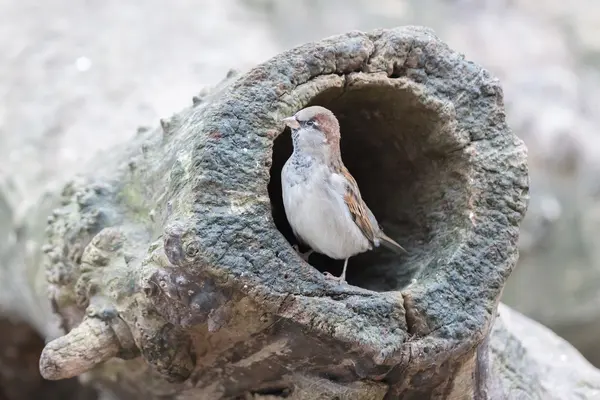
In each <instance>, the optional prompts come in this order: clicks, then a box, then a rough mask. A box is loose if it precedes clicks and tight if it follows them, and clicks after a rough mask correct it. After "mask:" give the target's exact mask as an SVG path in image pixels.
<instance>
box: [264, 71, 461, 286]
mask: <svg viewBox="0 0 600 400" xmlns="http://www.w3.org/2000/svg"><path fill="white" fill-rule="evenodd" d="M403 79H405V78H400V79H398V78H383V79H381V78H377V79H375V80H371V81H369V80H368V79H366V80H364V81H362V82H359V83H358V84H355V85H354V86H353V87H352V88H351V89H348V88H347V87H344V86H339V85H332V86H331V87H328V88H326V89H324V90H321V91H319V93H318V94H317V95H315V96H313V97H312V98H311V99H310V100H309V101H308V102H307V104H305V105H303V106H302V107H299V109H300V108H303V107H306V106H309V105H321V106H324V107H327V108H329V109H330V110H332V111H333V112H334V113H335V115H336V116H337V117H338V119H339V121H340V126H341V133H342V139H341V150H342V159H343V161H344V163H345V165H346V166H347V167H348V169H349V171H350V172H351V173H352V174H353V176H354V178H355V179H356V181H357V183H358V185H359V187H360V190H361V193H362V196H363V199H364V200H365V202H366V203H367V204H368V205H369V207H370V208H371V210H372V211H373V213H374V215H375V217H376V218H377V219H378V221H379V223H380V225H381V226H382V227H383V229H384V231H385V232H386V233H387V234H388V235H389V236H390V237H392V238H393V239H395V240H396V241H398V243H400V244H401V245H402V246H403V247H405V248H406V249H407V250H408V255H398V254H395V253H393V252H391V251H389V250H387V249H385V248H383V247H380V248H378V249H375V250H374V251H370V252H367V253H363V254H360V255H357V256H355V257H352V258H350V260H349V263H348V273H347V281H348V283H349V284H351V285H355V286H359V287H363V288H367V289H371V290H376V291H390V290H398V289H401V288H402V287H404V286H406V285H407V284H409V283H410V282H411V281H412V279H413V278H418V277H419V275H423V274H425V275H430V274H431V273H434V272H435V268H436V266H437V265H439V264H440V263H441V262H443V261H444V260H445V259H448V258H449V257H450V256H451V255H452V254H453V253H454V252H455V251H456V250H457V248H458V246H459V245H460V243H461V242H462V241H463V240H464V238H465V235H466V231H467V230H468V228H469V226H470V224H469V219H468V212H466V210H468V209H469V208H470V207H469V204H468V199H469V197H470V196H469V184H468V178H467V176H468V170H469V168H470V166H469V165H468V157H466V156H465V154H464V153H463V152H462V151H455V150H456V148H459V149H460V148H461V147H464V143H462V140H463V139H462V138H461V137H460V135H459V133H458V132H456V131H455V126H456V124H455V121H454V120H452V118H450V117H449V114H447V113H444V112H442V109H440V108H439V107H435V106H432V104H435V103H436V102H435V101H430V100H432V99H430V98H427V97H424V96H423V95H422V94H421V93H419V92H418V90H415V88H416V87H415V86H414V85H412V86H411V85H399V84H398V82H399V81H401V80H403ZM390 82H394V83H396V84H390ZM291 153H292V143H291V137H290V132H289V130H288V129H287V128H286V130H285V131H284V132H282V133H281V134H280V135H279V136H278V137H277V138H276V139H275V143H274V145H273V163H272V166H271V171H270V173H271V177H270V182H269V188H268V189H269V196H270V199H271V206H272V215H273V219H274V222H275V225H276V226H277V228H278V229H279V231H280V232H281V233H282V234H283V235H284V236H285V238H286V239H287V241H288V242H289V243H290V244H296V243H297V240H296V239H295V237H294V235H293V233H292V230H291V227H290V226H289V223H288V221H287V218H286V216H285V210H284V208H283V200H282V198H281V169H282V167H283V165H284V164H285V162H286V160H287V159H288V158H289V156H290V155H291ZM302 250H306V249H302ZM309 263H310V264H311V265H312V266H313V267H315V268H317V269H318V270H319V271H321V272H325V271H327V272H330V273H332V274H334V275H339V274H340V273H341V269H342V266H343V260H332V259H330V258H328V257H326V256H324V255H321V254H317V253H313V254H312V255H311V256H310V258H309Z"/></svg>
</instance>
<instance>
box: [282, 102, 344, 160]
mask: <svg viewBox="0 0 600 400" xmlns="http://www.w3.org/2000/svg"><path fill="white" fill-rule="evenodd" d="M283 122H284V123H285V124H286V125H287V126H289V127H290V129H291V130H292V140H293V143H294V150H296V151H301V152H306V153H311V154H315V155H316V154H323V155H330V154H334V153H335V154H337V152H339V146H340V124H339V122H338V120H337V118H336V117H335V115H333V113H332V112H331V111H329V110H328V109H326V108H325V107H321V106H311V107H307V108H303V109H302V110H300V111H298V112H297V113H296V114H295V115H294V116H292V117H288V118H285V119H284V120H283Z"/></svg>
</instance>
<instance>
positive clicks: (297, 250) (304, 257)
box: [292, 244, 314, 262]
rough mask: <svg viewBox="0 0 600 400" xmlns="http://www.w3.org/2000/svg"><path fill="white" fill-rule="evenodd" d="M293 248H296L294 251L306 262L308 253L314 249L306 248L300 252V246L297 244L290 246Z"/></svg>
mask: <svg viewBox="0 0 600 400" xmlns="http://www.w3.org/2000/svg"><path fill="white" fill-rule="evenodd" d="M292 247H293V248H294V250H296V253H298V254H299V255H300V257H302V259H303V260H304V261H306V262H308V257H310V255H311V254H312V253H313V251H314V250H308V251H307V252H306V253H302V252H301V251H300V246H298V245H297V244H295V245H293V246H292Z"/></svg>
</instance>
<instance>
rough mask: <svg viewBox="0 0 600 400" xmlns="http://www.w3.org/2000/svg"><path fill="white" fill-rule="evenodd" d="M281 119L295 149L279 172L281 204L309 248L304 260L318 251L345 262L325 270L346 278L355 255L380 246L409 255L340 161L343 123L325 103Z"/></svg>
mask: <svg viewBox="0 0 600 400" xmlns="http://www.w3.org/2000/svg"><path fill="white" fill-rule="evenodd" d="M283 122H284V123H285V125H287V126H288V127H289V128H290V129H291V132H292V143H293V147H294V150H293V152H292V155H291V156H290V158H289V159H288V160H287V161H286V163H285V165H284V166H283V169H282V171H281V187H282V195H283V205H284V208H285V214H286V217H287V219H288V222H289V223H290V226H291V228H292V231H293V232H294V235H295V236H296V238H297V239H298V241H299V242H300V243H303V244H305V245H307V246H308V247H310V249H311V250H309V251H308V252H307V253H304V254H302V253H301V254H300V255H301V257H302V258H303V259H304V260H305V261H306V260H307V259H308V256H309V255H310V254H311V253H312V252H313V251H316V252H318V253H321V254H325V255H326V256H328V257H330V258H332V259H336V260H344V268H343V270H342V274H341V275H340V276H339V277H335V276H333V275H331V274H329V273H328V272H326V273H325V274H326V276H327V277H328V278H332V279H334V280H337V281H339V282H346V269H347V267H348V259H349V258H350V257H352V256H355V255H357V254H359V253H363V252H366V251H367V250H372V249H373V248H374V247H379V246H380V245H383V246H384V247H386V248H388V249H390V250H392V251H394V252H396V253H398V254H402V253H406V250H405V249H404V248H403V247H402V246H400V245H399V244H398V243H396V242H395V241H394V240H393V239H391V238H390V237H388V236H387V235H386V234H385V233H383V231H382V229H381V227H380V226H379V223H378V222H377V220H376V219H375V216H374V215H373V213H372V212H371V210H370V209H369V207H368V206H367V205H366V204H365V202H364V201H363V199H362V196H361V194H360V190H359V188H358V185H357V183H356V181H355V180H354V178H353V177H352V175H351V174H350V172H349V171H348V169H347V168H346V166H345V165H344V163H343V162H342V157H341V152H340V124H339V122H338V120H337V118H336V117H335V115H334V114H333V113H332V112H331V111H330V110H328V109H326V108H324V107H320V106H311V107H307V108H304V109H302V110H300V111H298V112H297V113H296V114H295V115H294V116H292V117H288V118H284V119H283ZM294 247H295V249H296V251H298V252H300V251H299V249H298V247H297V246H294Z"/></svg>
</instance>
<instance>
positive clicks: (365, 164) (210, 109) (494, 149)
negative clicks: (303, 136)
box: [2, 27, 600, 399]
mask: <svg viewBox="0 0 600 400" xmlns="http://www.w3.org/2000/svg"><path fill="white" fill-rule="evenodd" d="M311 104H319V105H323V106H326V107H328V108H330V109H331V110H332V111H334V113H335V114H336V115H337V116H338V118H339V119H340V124H341V128H342V156H343V158H344V161H345V163H346V165H347V166H348V168H349V170H350V171H351V173H352V174H353V175H354V177H355V178H356V180H357V182H358V184H359V186H360V187H361V191H362V194H363V197H364V198H365V200H366V202H367V204H369V206H370V207H371V209H372V210H373V212H374V214H375V215H376V216H377V218H378V219H379V221H380V223H381V225H382V226H383V228H384V229H385V230H386V233H388V235H390V236H391V237H393V238H394V239H396V240H397V241H399V243H402V245H403V246H404V247H406V248H407V249H408V255H407V256H398V255H395V254H391V253H387V252H385V250H381V251H375V252H371V253H368V254H363V255H360V256H357V257H354V258H352V259H351V260H350V264H349V273H348V282H349V285H340V284H337V283H336V282H332V281H330V280H328V279H326V278H325V277H324V276H323V274H322V272H324V271H330V272H332V273H339V271H340V269H341V262H340V261H334V260H330V259H328V258H326V257H324V256H319V255H315V256H314V257H313V256H311V259H310V260H309V261H310V264H311V265H312V266H310V265H308V264H306V263H305V262H304V261H303V260H302V259H301V258H300V257H299V256H298V255H297V254H296V253H295V251H294V250H293V249H292V247H291V245H292V244H295V239H294V238H293V235H292V234H291V230H290V228H289V225H288V224H287V220H286V218H285V214H284V212H283V205H282V201H281V194H280V190H281V186H280V181H279V179H280V171H281V167H282V166H283V163H284V162H285V160H286V159H287V157H288V156H289V155H290V153H291V141H290V138H289V132H286V130H285V129H284V126H283V124H282V122H281V119H282V118H284V117H286V116H289V115H292V114H293V113H294V112H296V111H297V110H299V109H300V108H303V107H305V106H307V105H311ZM526 154H527V153H526V149H525V146H524V145H523V143H522V141H521V140H520V139H518V138H517V137H516V136H515V135H514V134H513V133H512V132H511V130H510V129H509V128H508V126H507V125H506V122H505V115H504V108H503V97H502V90H501V88H500V86H499V83H498V81H497V80H496V79H495V78H493V77H491V76H490V74H489V73H488V72H487V71H485V70H484V69H482V68H481V67H479V66H478V65H476V64H473V63H471V62H469V61H466V60H465V59H464V57H463V56H461V55H460V54H457V53H456V52H454V51H452V50H451V49H450V48H448V46H447V45H445V44H444V43H442V42H441V41H440V40H439V39H438V38H437V37H435V35H434V34H433V33H432V32H431V31H430V30H427V29H424V28H419V27H404V28H398V29H393V30H377V31H373V32H370V33H362V32H351V33H348V34H345V35H341V36H336V37H331V38H328V39H325V40H323V41H320V42H315V43H308V44H306V45H303V46H300V47H298V48H295V49H292V50H290V51H287V52H285V53H283V54H281V55H279V56H276V57H274V58H273V59H271V60H269V61H267V62H265V63H264V64H261V65H259V66H257V67H256V68H254V69H252V70H251V71H249V72H248V73H246V74H243V75H239V74H237V73H235V72H231V73H229V74H228V75H227V77H226V79H225V80H224V81H223V82H221V83H220V84H219V85H217V86H216V87H214V88H213V89H211V90H208V91H206V92H204V93H201V94H199V95H198V96H197V97H195V98H194V101H193V106H192V107H190V108H189V109H186V110H184V111H182V112H181V113H179V114H176V115H174V116H172V117H171V118H169V119H165V120H162V121H161V124H160V127H157V128H156V129H140V131H139V134H138V135H137V137H136V138H135V139H134V140H133V141H132V143H131V144H130V145H129V146H127V147H126V148H123V149H117V150H115V151H113V152H110V153H107V154H102V155H101V156H100V157H98V158H97V159H96V160H95V162H93V163H91V164H90V165H89V166H88V168H87V170H86V171H83V173H82V174H81V176H80V177H79V178H77V179H74V180H73V181H72V182H71V183H69V184H68V185H67V186H66V187H65V188H64V189H63V191H62V193H60V195H59V196H49V197H48V198H45V199H43V202H42V203H41V204H40V205H38V206H37V210H36V211H37V213H36V214H32V216H31V218H29V219H28V220H29V221H30V224H29V226H25V227H23V228H22V234H23V235H31V240H29V241H28V242H27V243H28V245H29V247H28V249H23V251H25V252H29V253H30V254H31V255H30V256H29V259H28V260H26V262H25V261H23V262H22V263H19V262H16V261H15V260H16V259H17V258H18V257H14V259H13V260H12V263H8V264H7V265H14V266H15V267H13V268H14V269H13V270H12V274H13V275H15V276H21V277H22V278H21V279H23V280H25V281H26V282H28V284H26V285H23V286H24V287H28V288H29V289H28V290H23V292H22V294H21V295H20V297H19V296H17V297H16V299H12V300H10V301H11V302H12V303H10V304H11V306H10V307H9V306H6V304H9V302H10V301H9V299H2V302H3V304H4V306H3V307H4V308H6V309H8V310H5V312H8V313H12V314H18V315H19V316H20V317H21V318H23V319H25V320H26V321H27V322H28V323H29V324H31V325H32V326H35V327H36V329H37V330H38V331H40V332H43V333H44V334H45V335H46V336H51V337H55V338H54V340H52V341H50V342H48V343H47V344H46V346H45V348H44V350H43V352H42V354H41V358H40V371H41V373H42V376H43V377H45V378H46V379H50V380H60V379H66V378H71V377H74V376H82V377H83V378H84V379H85V380H89V381H93V382H96V383H98V384H100V385H101V386H102V387H103V388H104V389H106V390H109V391H112V392H113V393H114V394H115V395H116V396H117V397H122V398H128V399H130V398H134V399H135V398H140V399H141V398H146V399H148V398H175V397H177V398H180V399H191V398H194V399H240V398H241V399H245V398H257V399H258V398H264V399H267V398H289V399H400V398H401V399H430V398H431V399H516V398H540V399H542V398H543V399H553V398H557V399H558V398H561V399H562V398H565V397H556V396H557V393H559V392H561V391H558V390H557V391H553V390H550V389H549V388H548V387H547V386H545V385H544V384H543V381H544V379H545V378H546V377H545V376H532V375H530V374H529V372H528V371H529V370H533V369H534V367H536V366H538V364H539V365H544V362H542V361H539V360H538V359H535V358H533V357H530V358H527V357H516V355H517V354H518V349H519V347H518V346H522V341H521V338H518V336H516V335H514V333H513V331H511V330H510V325H508V324H507V322H506V321H507V320H506V319H503V318H506V317H503V315H500V317H499V318H498V319H497V318H496V313H497V309H498V302H499V298H500V295H501V292H502V288H503V286H504V283H505V281H506V279H507V277H508V276H509V274H510V272H511V270H512V268H513V266H514V265H515V263H516V260H517V257H518V252H517V242H518V237H519V224H520V222H521V220H522V218H523V216H524V213H525V210H526V207H527V199H528V187H529V185H528V171H527V160H526ZM51 209H53V210H54V211H53V212H52V213H50V215H51V216H50V217H49V218H48V221H47V228H46V230H45V239H44V230H43V228H42V226H41V223H40V221H41V220H42V219H41V218H40V217H39V216H40V215H44V214H45V212H47V210H51ZM42 241H45V242H46V243H45V244H44V245H42V244H41V242H42ZM41 252H43V253H44V255H43V257H42V256H41V255H40V253H41ZM4 253H6V254H8V255H9V256H10V255H11V254H13V255H15V254H17V253H18V252H17V251H15V250H14V249H13V251H12V253H11V251H9V250H6V251H5V252H4ZM29 253H27V254H29ZM18 259H19V260H21V259H22V258H18ZM42 262H43V267H44V268H43V270H42V269H41V268H39V265H41V263H42ZM16 268H20V271H26V274H24V273H23V272H21V273H20V274H19V273H16V272H15V271H16ZM7 271H9V272H6V271H5V275H6V276H5V277H6V278H7V279H9V280H12V281H14V280H15V279H17V278H15V277H13V276H12V275H11V272H10V270H9V269H7ZM40 271H42V272H45V276H43V279H42V274H41V273H40ZM24 275H26V278H23V276H24ZM47 289H48V290H47ZM46 291H47V295H48V298H49V301H44V300H43V297H42V296H45V295H46ZM48 305H50V306H51V308H52V311H53V313H54V315H55V316H57V317H58V319H59V320H60V324H61V328H62V330H63V334H62V335H59V336H58V337H56V336H57V334H56V333H52V330H51V328H50V326H52V320H51V319H50V314H51V313H50V312H49V311H48ZM502 310H505V312H504V311H503V312H502V314H505V313H506V314H509V313H510V312H511V311H510V309H508V308H502ZM492 327H493V329H492ZM492 332H493V334H492V335H490V334H491V333H492ZM510 344H512V345H513V347H503V346H504V345H506V346H509V345H510ZM490 348H491V351H490ZM507 349H509V350H510V351H513V352H512V353H508V352H507V351H508V350H507ZM515 349H517V350H515ZM515 352H517V353H515ZM522 353H523V352H521V354H522ZM577 362H579V360H577ZM524 363H526V364H524ZM524 365H525V366H524ZM587 367H588V366H586V368H587ZM522 368H523V369H524V370H526V371H527V372H526V374H525V375H526V376H520V374H519V371H520V370H521V369H522ZM539 368H540V369H541V368H542V367H541V366H540V367H539ZM582 368H583V367H582ZM546 370H551V369H549V368H546ZM540 375H543V374H540ZM585 376H586V379H589V380H586V386H585V387H584V388H582V389H581V390H580V392H577V395H582V396H588V395H589V394H590V393H593V392H594V391H597V390H598V388H600V384H598V383H599V382H600V378H599V377H598V374H597V371H596V370H594V369H592V368H590V369H589V373H588V374H587V375H585ZM588 377H589V378H588ZM556 382H562V392H561V393H564V392H569V393H575V392H572V391H570V390H569V389H568V388H569V386H568V385H569V382H571V381H568V380H566V378H562V381H561V380H560V379H556ZM573 385H575V383H573ZM578 398H589V397H578Z"/></svg>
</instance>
